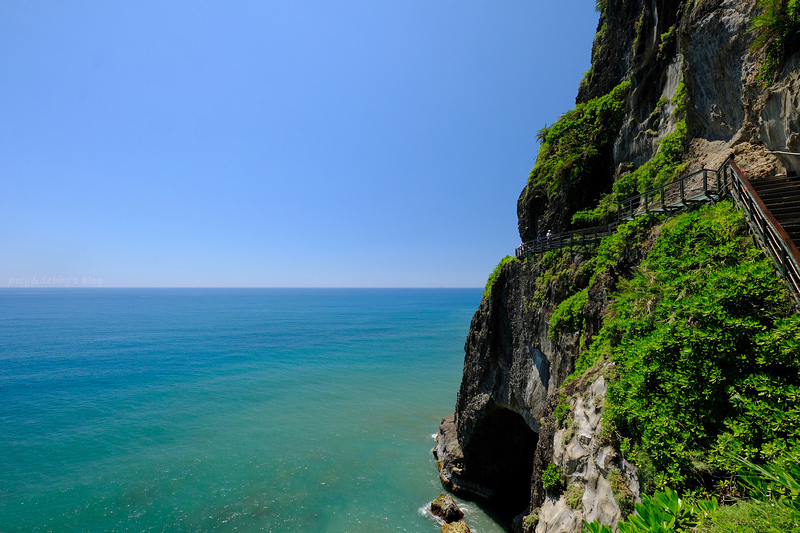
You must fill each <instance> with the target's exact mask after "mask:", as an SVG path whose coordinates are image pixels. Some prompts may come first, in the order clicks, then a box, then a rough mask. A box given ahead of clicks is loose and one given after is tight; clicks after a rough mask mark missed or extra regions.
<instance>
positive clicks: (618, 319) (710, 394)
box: [550, 201, 800, 532]
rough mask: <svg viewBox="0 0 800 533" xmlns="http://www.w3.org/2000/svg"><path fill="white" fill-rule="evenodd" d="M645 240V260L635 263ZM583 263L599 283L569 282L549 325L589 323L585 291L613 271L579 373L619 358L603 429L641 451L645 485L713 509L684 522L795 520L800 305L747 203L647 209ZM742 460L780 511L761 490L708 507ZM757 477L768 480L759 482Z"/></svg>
mask: <svg viewBox="0 0 800 533" xmlns="http://www.w3.org/2000/svg"><path fill="white" fill-rule="evenodd" d="M654 224H655V226H654ZM645 252H646V257H645V258H644V259H643V260H641V262H639V263H638V266H637V267H636V268H635V269H630V266H628V267H626V266H625V265H632V264H636V262H637V260H635V259H631V257H637V256H640V255H641V254H644V253H645ZM551 264H552V265H553V266H554V267H555V265H557V264H558V258H555V257H554V258H552V259H551ZM573 268H575V269H580V270H581V271H582V274H583V276H582V279H587V278H588V280H589V281H588V284H583V285H573V286H572V289H573V290H572V294H573V297H571V298H567V299H566V300H565V302H566V303H563V307H562V306H559V307H557V308H556V311H559V315H555V314H554V316H557V318H556V320H555V321H554V323H553V324H551V326H552V327H551V329H552V330H556V329H557V330H559V332H558V334H563V333H565V332H568V331H581V329H582V328H584V327H585V325H584V319H583V318H581V317H579V315H581V314H582V309H583V306H582V305H578V304H577V303H576V302H579V301H580V299H581V298H582V296H579V295H581V293H583V292H584V291H586V290H587V287H591V286H592V285H593V284H595V283H609V282H611V280H614V282H613V285H612V286H613V287H616V288H615V292H614V294H612V302H611V304H610V305H609V307H608V308H607V310H606V313H605V316H604V324H603V327H602V328H601V330H600V332H599V333H598V334H597V335H595V336H594V337H593V339H592V343H591V345H590V346H589V347H588V348H587V349H585V350H583V351H582V353H581V355H580V357H579V360H578V361H577V363H576V369H575V373H574V374H573V376H572V377H571V378H570V379H569V380H568V382H569V381H571V380H572V379H574V378H576V377H578V376H579V375H581V374H582V373H584V372H585V371H587V370H588V369H590V368H592V367H594V366H595V365H597V364H599V363H601V362H603V361H613V362H614V363H615V365H614V366H613V367H611V368H610V370H609V375H608V377H609V389H608V393H607V396H606V399H605V409H606V411H605V414H604V419H603V428H604V436H605V438H606V439H607V441H608V442H610V443H611V444H615V445H616V446H618V447H619V448H620V449H621V451H622V452H623V453H624V454H625V455H626V456H627V457H628V458H629V459H630V460H633V461H634V462H635V463H636V464H637V466H638V467H639V475H640V482H641V484H642V487H643V491H644V492H645V493H653V491H655V490H658V489H660V490H664V489H665V487H667V486H670V487H675V488H678V489H680V490H681V491H684V492H685V494H686V499H687V501H691V502H695V503H692V504H691V505H694V506H695V507H696V508H697V509H700V511H702V512H701V514H700V515H697V514H696V513H695V511H694V510H692V511H691V512H692V513H695V514H693V515H692V516H691V517H690V518H691V521H690V522H687V524H691V525H687V526H685V528H684V529H685V530H696V531H714V532H722V531H735V530H736V527H741V528H742V529H741V530H742V531H748V530H753V531H759V530H763V531H773V530H774V531H781V529H780V528H781V527H785V524H787V523H789V522H787V520H788V521H791V519H790V518H787V516H790V515H791V513H792V512H796V513H798V514H800V510H798V509H794V508H792V507H791V506H789V505H788V504H784V505H783V506H781V505H779V504H778V503H776V502H780V501H783V502H795V501H796V502H800V484H798V483H797V480H798V479H800V469H797V467H796V465H797V464H798V462H800V313H796V312H794V307H793V303H792V301H791V300H790V298H789V296H788V293H787V292H786V290H785V288H784V285H783V283H782V282H781V281H780V280H779V279H778V277H777V275H776V274H775V272H774V269H773V267H772V264H771V263H770V262H769V260H768V259H766V258H765V257H764V256H763V254H762V252H761V251H760V250H759V249H758V248H757V247H755V245H754V243H753V241H752V238H751V237H750V236H749V235H748V232H747V227H746V224H745V222H744V218H743V215H742V214H741V212H739V211H738V210H737V209H736V208H735V207H734V206H733V205H732V204H731V203H730V202H727V201H724V202H720V203H718V204H717V205H710V204H709V205H706V206H704V207H702V208H700V209H698V210H696V211H692V212H687V213H683V214H680V215H677V216H674V217H673V218H671V219H670V220H667V221H666V222H664V219H663V218H655V217H651V218H647V217H640V218H637V219H636V220H635V221H633V222H630V223H628V224H625V225H623V226H620V228H619V231H618V232H617V233H616V234H614V235H613V236H611V237H609V238H607V239H604V240H603V242H602V243H601V244H600V245H599V246H598V247H597V249H596V251H595V252H594V254H593V256H592V257H591V258H590V259H589V260H588V261H585V262H584V263H583V264H582V265H581V266H578V267H573ZM558 275H559V274H558V270H557V269H555V268H554V274H553V277H552V278H551V279H550V282H551V283H558V281H557V278H558ZM584 283H585V282H584ZM559 308H560V310H559ZM570 328H576V329H570ZM562 404H563V407H561V404H560V405H559V406H558V407H557V409H556V411H557V414H558V415H560V416H558V417H557V418H563V419H564V421H566V417H567V416H568V405H567V404H566V402H565V401H564V400H562ZM559 407H561V409H560V410H559ZM564 421H562V424H563V423H564ZM735 457H740V458H743V459H737V458H735ZM743 462H744V464H747V465H749V471H750V472H757V473H758V476H759V477H758V478H754V477H753V475H750V476H749V477H748V475H747V474H742V477H743V479H746V480H748V481H749V482H750V485H749V486H748V487H747V488H746V490H745V493H749V494H751V495H754V496H757V495H759V494H760V495H761V496H760V497H761V498H762V499H764V498H771V500H770V502H771V503H769V505H773V506H774V507H775V508H776V509H777V510H776V511H775V513H774V516H770V517H769V520H768V521H766V522H765V521H764V520H766V518H764V517H765V514H764V511H765V509H766V507H765V505H767V504H761V503H758V502H750V503H747V504H746V505H745V504H742V505H741V506H739V505H737V506H736V507H735V509H731V508H728V507H726V508H724V509H723V510H720V511H714V512H713V513H711V515H710V516H711V517H710V518H703V516H705V515H704V514H703V513H706V511H707V509H703V507H702V505H700V504H699V503H696V502H697V500H698V496H701V495H703V494H705V495H707V496H710V495H711V494H713V493H714V492H716V491H722V492H721V493H724V494H727V495H730V494H731V491H733V492H734V493H735V489H733V488H732V487H731V485H730V483H727V484H726V482H725V480H730V479H731V478H732V476H734V475H735V474H736V472H737V470H738V469H739V468H740V465H741V464H742V463H743ZM757 465H769V466H757ZM759 469H762V470H759ZM793 469H794V470H793ZM608 479H609V482H610V483H611V484H612V490H613V491H614V494H615V498H616V499H617V501H618V503H619V504H620V508H621V509H623V512H624V513H629V512H630V511H631V510H632V508H633V496H632V494H629V491H627V493H626V489H627V487H626V486H625V484H624V482H623V479H622V476H621V474H620V473H618V472H612V473H610V474H609V476H608ZM754 479H768V480H769V481H770V483H771V484H768V485H764V484H762V486H760V487H759V486H758V485H757V483H756V481H753V480H754ZM792 480H794V481H792ZM779 483H782V485H779ZM781 487H782V488H781ZM665 497H666V496H665ZM778 497H780V498H779V499H777V500H776V498H778ZM670 498H671V497H670ZM670 501H671V500H670ZM699 501H701V502H702V501H707V502H711V501H712V500H711V499H710V498H706V499H705V500H703V499H702V498H699ZM686 505H687V506H688V505H689V504H688V503H687V504H686ZM709 505H710V504H709ZM798 505H800V503H799V504H798ZM698 506H699V507H698ZM687 509H690V510H691V509H695V508H694V507H687ZM695 510H696V509H695ZM701 515H702V516H701ZM678 522H679V520H678ZM678 522H676V523H678ZM793 523H797V520H795V522H793ZM754 524H755V525H754ZM765 524H767V525H765ZM770 524H771V525H770ZM598 527H599V526H598ZM648 527H649V526H648ZM680 527H684V526H680ZM794 527H797V526H794ZM687 528H688V529H687ZM692 528H695V529H692ZM715 528H716V529H715ZM725 528H728V529H725ZM748 528H750V529H748ZM759 528H761V529H759ZM655 530H657V529H652V530H651V529H628V531H655ZM678 530H679V529H674V528H673V529H665V530H664V531H678ZM784 530H785V531H788V530H791V528H790V529H784ZM590 531H592V530H591V529H590ZM598 531H599V529H598ZM620 531H622V529H620Z"/></svg>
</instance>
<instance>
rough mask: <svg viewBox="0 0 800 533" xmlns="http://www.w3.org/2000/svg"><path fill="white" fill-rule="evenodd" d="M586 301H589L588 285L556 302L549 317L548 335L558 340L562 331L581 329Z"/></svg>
mask: <svg viewBox="0 0 800 533" xmlns="http://www.w3.org/2000/svg"><path fill="white" fill-rule="evenodd" d="M587 301H589V288H588V287H587V288H584V289H583V290H580V291H578V292H576V293H575V294H573V295H572V296H570V297H569V298H567V299H566V300H564V301H563V302H561V303H560V304H558V306H557V307H556V308H555V310H554V311H553V315H552V316H551V317H550V330H549V331H548V336H549V337H551V338H552V339H555V340H558V338H559V337H561V334H562V333H567V332H569V331H580V330H581V329H583V323H584V319H583V306H584V305H586V302H587Z"/></svg>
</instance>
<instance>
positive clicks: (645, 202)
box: [644, 192, 650, 215]
mask: <svg viewBox="0 0 800 533" xmlns="http://www.w3.org/2000/svg"><path fill="white" fill-rule="evenodd" d="M649 202H650V201H649V200H648V199H647V192H645V193H644V212H645V213H647V214H648V215H649V214H650V204H649Z"/></svg>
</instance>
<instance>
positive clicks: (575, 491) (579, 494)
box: [564, 483, 586, 509]
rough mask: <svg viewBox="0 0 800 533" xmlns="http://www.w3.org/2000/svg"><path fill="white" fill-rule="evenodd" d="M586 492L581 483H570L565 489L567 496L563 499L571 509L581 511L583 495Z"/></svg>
mask: <svg viewBox="0 0 800 533" xmlns="http://www.w3.org/2000/svg"><path fill="white" fill-rule="evenodd" d="M584 492H586V487H584V486H583V483H571V484H570V486H569V487H567V494H566V495H565V496H564V499H565V500H566V502H567V505H569V506H570V508H571V509H583V493H584Z"/></svg>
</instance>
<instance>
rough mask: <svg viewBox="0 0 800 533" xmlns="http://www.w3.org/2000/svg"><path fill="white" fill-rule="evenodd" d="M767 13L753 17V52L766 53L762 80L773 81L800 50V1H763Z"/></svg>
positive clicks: (764, 82) (764, 81)
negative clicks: (790, 55)
mask: <svg viewBox="0 0 800 533" xmlns="http://www.w3.org/2000/svg"><path fill="white" fill-rule="evenodd" d="M759 6H760V7H762V8H763V10H764V11H763V13H762V14H761V15H759V16H756V17H754V18H753V22H752V26H751V27H750V31H752V32H754V33H755V34H756V38H755V40H754V41H753V45H752V51H753V52H761V53H763V60H762V62H761V67H760V68H759V71H758V80H759V81H760V82H762V83H763V84H764V85H765V86H767V85H769V84H770V83H772V81H773V79H774V78H775V75H776V74H777V73H778V69H779V68H780V66H781V64H782V63H783V62H784V61H785V60H786V58H787V57H788V56H789V54H791V53H793V52H795V51H797V50H798V49H800V0H761V1H760V2H759Z"/></svg>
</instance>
